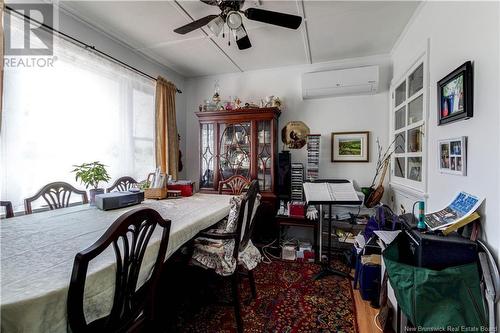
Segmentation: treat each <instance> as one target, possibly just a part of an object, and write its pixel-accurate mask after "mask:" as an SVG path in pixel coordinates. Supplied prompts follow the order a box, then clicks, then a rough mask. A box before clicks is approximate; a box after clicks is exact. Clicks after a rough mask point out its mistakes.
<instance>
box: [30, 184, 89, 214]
mask: <svg viewBox="0 0 500 333" xmlns="http://www.w3.org/2000/svg"><path fill="white" fill-rule="evenodd" d="M72 193H75V194H78V195H81V196H82V204H87V203H88V202H89V199H88V197H87V192H86V191H81V190H78V189H76V188H75V187H73V186H72V185H71V184H68V183H66V182H54V183H50V184H47V185H45V186H44V187H42V188H41V189H40V190H39V191H38V192H37V193H36V194H35V195H34V196H32V197H29V198H26V199H24V213H25V214H31V213H33V211H32V208H31V203H32V202H33V201H35V200H37V199H39V198H40V197H42V198H43V199H44V200H45V202H46V203H47V205H48V206H49V209H50V210H54V209H59V208H65V207H68V206H69V204H70V202H69V200H70V198H71V194H72Z"/></svg>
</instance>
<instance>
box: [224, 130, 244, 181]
mask: <svg viewBox="0 0 500 333" xmlns="http://www.w3.org/2000/svg"><path fill="white" fill-rule="evenodd" d="M219 130H220V132H221V133H222V135H221V137H220V143H219V145H220V148H219V154H220V158H219V164H220V166H219V167H220V176H221V178H222V180H226V179H228V178H229V177H231V176H233V175H241V176H244V177H247V178H250V122H243V123H237V124H221V125H220V127H219Z"/></svg>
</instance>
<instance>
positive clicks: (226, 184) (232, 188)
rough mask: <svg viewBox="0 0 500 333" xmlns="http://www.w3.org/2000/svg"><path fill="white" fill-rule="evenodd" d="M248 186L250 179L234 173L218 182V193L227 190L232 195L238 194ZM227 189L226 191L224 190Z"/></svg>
mask: <svg viewBox="0 0 500 333" xmlns="http://www.w3.org/2000/svg"><path fill="white" fill-rule="evenodd" d="M249 186H250V180H249V179H248V178H246V177H244V176H242V175H234V176H231V177H229V178H228V179H226V180H221V181H220V182H219V194H222V193H223V192H228V193H230V194H233V195H240V194H241V193H242V192H243V191H245V190H246V189H248V187H249ZM225 189H227V190H226V191H224V190H225Z"/></svg>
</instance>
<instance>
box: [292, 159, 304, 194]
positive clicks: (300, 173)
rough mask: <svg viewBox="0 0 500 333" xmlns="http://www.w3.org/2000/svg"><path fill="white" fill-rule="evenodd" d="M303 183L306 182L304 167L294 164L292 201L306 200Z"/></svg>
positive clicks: (300, 164)
mask: <svg viewBox="0 0 500 333" xmlns="http://www.w3.org/2000/svg"><path fill="white" fill-rule="evenodd" d="M303 182H304V165H303V164H302V163H292V185H291V192H292V193H291V199H292V200H293V201H303V200H304V195H303V190H302V183H303Z"/></svg>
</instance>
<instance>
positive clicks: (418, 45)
mask: <svg viewBox="0 0 500 333" xmlns="http://www.w3.org/2000/svg"><path fill="white" fill-rule="evenodd" d="M443 13H446V15H445V16H446V18H448V19H444V18H443V15H444V14H443ZM450 18H452V19H450ZM402 37H403V38H402V39H401V41H400V43H399V44H398V45H397V46H396V47H395V48H394V50H393V53H392V60H393V66H394V77H395V78H398V77H400V76H401V75H403V73H404V72H405V71H406V69H407V67H408V66H409V65H410V64H411V61H412V60H414V58H415V57H416V56H417V53H418V52H420V50H421V49H422V48H423V47H424V46H425V45H426V43H427V41H428V40H429V43H430V48H429V49H430V52H429V55H430V57H429V73H430V76H429V79H430V80H429V82H430V96H429V100H430V104H429V113H430V117H429V129H428V140H429V141H428V144H429V159H428V161H429V163H428V168H429V169H428V194H429V199H428V208H427V209H428V210H431V211H432V210H436V209H438V208H440V207H443V206H445V205H446V204H447V203H448V202H449V200H450V199H451V197H452V196H453V195H454V194H455V193H456V192H457V191H460V190H465V191H468V192H470V193H472V194H476V195H480V196H484V197H485V198H486V201H485V204H484V207H482V212H481V215H483V216H484V218H483V227H484V232H483V238H484V239H485V240H487V241H488V243H489V244H490V245H491V246H492V247H493V249H494V251H495V252H496V253H497V255H498V249H499V248H500V238H499V237H498V236H499V235H500V223H499V218H500V214H499V202H500V193H499V176H498V170H499V164H498V163H499V161H500V153H499V150H498V144H499V142H500V134H499V123H500V117H499V98H498V96H499V88H500V86H499V61H500V58H499V56H500V54H499V38H500V33H499V3H498V2H488V3H485V2H482V3H480V2H427V3H425V4H424V5H422V7H421V8H420V11H419V12H418V14H417V16H415V17H414V19H413V21H412V23H411V24H410V25H409V26H408V29H407V31H406V33H405V34H404V35H403V36H402ZM467 60H471V61H472V62H473V67H474V117H473V118H471V119H469V120H465V121H460V122H456V123H452V124H449V125H444V126H437V102H436V101H437V96H436V94H437V88H436V84H437V81H439V80H440V79H441V78H443V77H444V76H446V75H447V74H448V73H449V72H451V71H453V70H454V69H455V68H456V67H458V66H459V65H461V64H462V63H464V62H465V61H467ZM462 135H465V136H468V152H467V153H468V156H467V176H466V177H462V176H455V175H445V174H441V173H439V171H438V168H437V165H438V160H437V158H438V152H437V141H438V140H440V139H446V138H453V137H458V136H462Z"/></svg>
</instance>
